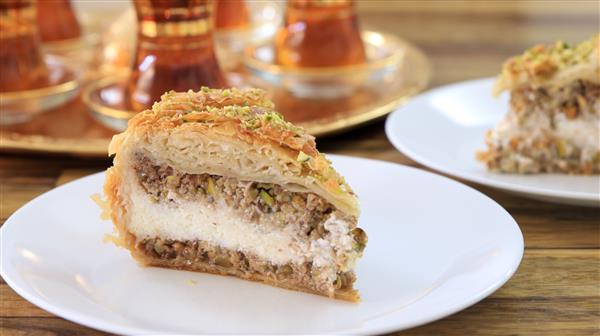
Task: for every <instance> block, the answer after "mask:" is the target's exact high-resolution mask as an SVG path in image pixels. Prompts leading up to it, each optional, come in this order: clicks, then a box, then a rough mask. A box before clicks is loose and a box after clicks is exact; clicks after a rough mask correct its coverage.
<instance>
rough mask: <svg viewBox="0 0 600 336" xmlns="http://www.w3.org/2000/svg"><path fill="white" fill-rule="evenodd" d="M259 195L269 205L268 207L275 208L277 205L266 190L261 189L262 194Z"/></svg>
mask: <svg viewBox="0 0 600 336" xmlns="http://www.w3.org/2000/svg"><path fill="white" fill-rule="evenodd" d="M258 195H259V196H260V198H261V199H262V200H263V202H265V204H267V205H268V206H270V207H273V206H274V205H275V200H274V199H273V197H271V195H269V193H268V192H266V191H265V190H263V189H261V190H260V193H259V194H258Z"/></svg>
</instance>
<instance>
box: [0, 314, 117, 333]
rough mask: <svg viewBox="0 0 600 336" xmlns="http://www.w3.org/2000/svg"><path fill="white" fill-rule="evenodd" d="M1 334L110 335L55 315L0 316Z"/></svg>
mask: <svg viewBox="0 0 600 336" xmlns="http://www.w3.org/2000/svg"><path fill="white" fill-rule="evenodd" d="M0 335H3V336H25V335H40V336H42V335H43V336H63V335H73V336H75V335H77V336H88V335H89V336H97V335H110V334H107V333H103V332H100V331H96V330H93V329H90V328H87V327H84V326H81V325H78V324H76V323H73V322H69V321H66V320H63V319H61V318H57V317H28V318H6V317H3V318H0Z"/></svg>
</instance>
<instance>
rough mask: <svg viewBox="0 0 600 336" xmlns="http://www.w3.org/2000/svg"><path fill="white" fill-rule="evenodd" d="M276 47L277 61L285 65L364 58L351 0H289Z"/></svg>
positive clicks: (358, 61) (338, 63)
mask: <svg viewBox="0 0 600 336" xmlns="http://www.w3.org/2000/svg"><path fill="white" fill-rule="evenodd" d="M275 47H276V60H277V63H278V64H280V65H283V66H287V67H300V68H301V67H332V66H347V65H354V64H361V63H365V62H366V55H365V48H364V45H363V40H362V38H361V32H360V29H359V25H358V19H357V17H356V13H355V10H354V2H353V1H352V0H289V1H288V4H287V10H286V14H285V23H284V26H283V28H281V29H280V30H279V32H278V33H277V37H276V45H275Z"/></svg>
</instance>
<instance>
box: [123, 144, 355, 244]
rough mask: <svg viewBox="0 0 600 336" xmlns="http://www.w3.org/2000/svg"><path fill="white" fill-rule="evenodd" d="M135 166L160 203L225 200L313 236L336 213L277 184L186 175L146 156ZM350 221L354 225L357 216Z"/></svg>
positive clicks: (256, 218) (252, 217) (252, 216)
mask: <svg viewBox="0 0 600 336" xmlns="http://www.w3.org/2000/svg"><path fill="white" fill-rule="evenodd" d="M134 169H135V171H136V173H137V175H138V178H139V182H140V184H141V186H142V188H143V189H144V190H145V191H146V192H147V193H148V194H149V195H151V197H152V198H153V199H154V200H155V201H157V202H173V201H174V200H175V199H184V200H188V201H206V202H208V203H214V202H215V201H217V200H223V201H225V202H226V204H227V205H228V206H229V207H231V208H233V209H236V210H238V211H240V213H241V214H242V215H243V217H245V218H246V219H247V220H249V221H251V222H260V223H261V224H265V225H273V226H281V227H283V226H285V225H287V224H289V223H293V224H294V225H298V226H299V227H300V232H302V233H303V234H304V235H306V237H308V238H310V239H317V238H320V237H322V236H323V235H324V234H325V233H326V229H325V228H324V226H323V223H324V221H325V220H326V218H327V217H328V215H329V214H331V213H333V212H337V211H336V209H335V207H334V206H333V205H332V204H331V203H329V202H327V201H326V200H324V199H323V198H322V197H320V196H318V195H316V194H314V193H303V192H291V191H288V190H286V189H284V188H282V187H281V186H279V185H275V184H267V183H257V182H250V181H240V180H238V179H235V178H229V177H223V176H219V175H210V174H185V173H181V172H178V171H176V170H174V169H173V168H172V167H168V166H160V165H155V164H153V162H152V161H151V160H150V159H149V158H147V157H145V156H143V155H138V156H137V158H136V163H135V165H134ZM338 213H339V212H338ZM338 215H339V216H342V215H340V214H338ZM350 220H351V221H352V222H353V227H355V226H356V219H355V218H351V219H350Z"/></svg>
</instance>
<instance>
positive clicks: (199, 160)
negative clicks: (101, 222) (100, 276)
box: [104, 88, 367, 301]
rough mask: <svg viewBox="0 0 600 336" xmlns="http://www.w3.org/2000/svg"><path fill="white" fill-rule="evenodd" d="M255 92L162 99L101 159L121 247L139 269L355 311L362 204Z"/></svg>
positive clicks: (309, 140)
mask: <svg viewBox="0 0 600 336" xmlns="http://www.w3.org/2000/svg"><path fill="white" fill-rule="evenodd" d="M273 108H274V106H273V103H272V102H270V101H269V100H267V99H266V98H265V93H264V92H263V91H261V90H257V89H250V90H243V91H242V90H237V89H228V90H211V89H207V88H203V89H202V90H200V91H199V92H192V91H189V92H169V93H166V94H165V95H163V97H162V100H161V101H160V102H158V103H155V104H154V106H153V107H152V110H148V111H144V112H142V113H139V114H138V115H136V116H135V117H134V118H133V119H131V120H130V122H129V126H128V128H127V130H126V131H125V132H124V133H121V134H119V135H116V136H115V137H114V138H113V140H112V142H111V144H110V148H109V151H110V153H111V154H114V155H115V157H114V164H113V167H111V168H110V169H108V171H107V174H106V182H105V187H104V188H105V190H104V191H105V194H106V197H107V200H108V204H109V209H110V215H111V218H112V220H113V222H114V224H115V227H116V229H117V232H118V237H117V241H118V243H119V244H120V245H121V246H123V247H125V248H127V249H129V250H130V251H131V254H132V256H133V257H134V258H135V259H136V260H137V261H138V262H140V263H141V264H143V265H148V266H160V267H167V268H174V269H184V270H190V271H199V272H208V273H215V274H222V275H232V276H236V277H239V278H243V279H248V280H254V281H260V282H263V283H266V284H270V285H274V286H278V287H283V288H288V289H293V290H298V291H305V292H310V293H314V294H319V295H324V296H327V297H330V298H339V299H344V300H349V301H357V300H358V293H357V292H356V290H355V289H354V288H353V283H354V281H355V279H356V278H355V274H354V271H353V269H354V267H355V263H356V261H357V259H358V258H359V257H360V256H361V255H362V252H363V249H364V248H365V245H366V242H367V236H366V234H365V232H364V231H363V230H361V229H360V228H358V227H357V220H358V215H359V208H358V201H357V198H356V196H355V194H354V193H353V192H352V190H351V189H350V187H349V186H348V185H347V184H346V182H345V181H344V179H343V178H342V177H341V176H340V175H339V174H338V173H337V172H336V171H335V170H334V169H333V168H332V167H331V164H330V162H329V161H328V160H327V159H326V158H325V157H324V156H323V155H322V154H320V153H319V152H318V151H317V149H316V147H315V141H314V138H313V137H312V136H310V135H308V134H306V133H305V131H304V130H303V129H301V128H298V127H295V126H294V125H292V124H290V123H288V122H286V121H284V120H283V119H282V117H281V115H280V114H278V113H277V112H275V111H274V110H273Z"/></svg>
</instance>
